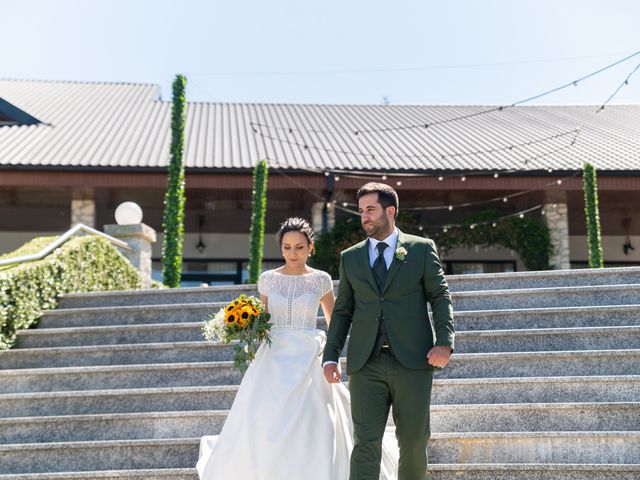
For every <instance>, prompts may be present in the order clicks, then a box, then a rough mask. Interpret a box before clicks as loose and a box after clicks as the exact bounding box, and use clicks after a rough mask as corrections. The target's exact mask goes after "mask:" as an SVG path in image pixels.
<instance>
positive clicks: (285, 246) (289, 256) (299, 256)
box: [280, 232, 313, 267]
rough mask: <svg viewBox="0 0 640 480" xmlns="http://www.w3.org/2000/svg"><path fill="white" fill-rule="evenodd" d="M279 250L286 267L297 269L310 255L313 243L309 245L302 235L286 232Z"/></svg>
mask: <svg viewBox="0 0 640 480" xmlns="http://www.w3.org/2000/svg"><path fill="white" fill-rule="evenodd" d="M280 250H281V252H282V256H283V257H284V260H285V262H286V263H287V265H290V266H292V267H299V266H300V265H303V264H304V263H306V261H307V258H309V255H311V251H312V250H313V243H311V244H310V243H309V241H308V240H307V237H306V235H305V234H304V233H300V232H287V233H285V234H284V235H283V236H282V244H281V245H280Z"/></svg>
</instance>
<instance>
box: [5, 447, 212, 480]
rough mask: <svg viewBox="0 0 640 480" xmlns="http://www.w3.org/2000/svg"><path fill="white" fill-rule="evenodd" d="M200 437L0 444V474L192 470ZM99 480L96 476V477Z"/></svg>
mask: <svg viewBox="0 0 640 480" xmlns="http://www.w3.org/2000/svg"><path fill="white" fill-rule="evenodd" d="M199 442H200V440H199V438H187V439H181V438H173V439H152V440H112V441H99V442H55V443H29V444H7V445H0V465H2V473H3V474H18V473H50V472H52V471H53V472H82V471H84V472H89V471H96V470H97V471H106V470H144V469H176V468H193V467H194V466H195V464H196V462H197V461H198V447H199ZM98 478H99V477H98Z"/></svg>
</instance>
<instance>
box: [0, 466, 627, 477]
mask: <svg viewBox="0 0 640 480" xmlns="http://www.w3.org/2000/svg"><path fill="white" fill-rule="evenodd" d="M452 478H454V479H455V480H637V479H638V478H640V465H639V464H636V465H620V464H609V465H607V464H588V463H587V464H563V463H540V464H536V463H475V464H474V463H458V464H446V463H445V464H443V463H440V464H438V463H432V464H430V465H429V480H451V479H452ZM0 480H2V477H0ZM194 480H197V477H194Z"/></svg>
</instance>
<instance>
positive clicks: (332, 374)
mask: <svg viewBox="0 0 640 480" xmlns="http://www.w3.org/2000/svg"><path fill="white" fill-rule="evenodd" d="M323 371H324V378H326V379H327V382H329V383H340V370H339V369H338V365H336V364H335V363H328V364H327V365H325V366H324V367H323Z"/></svg>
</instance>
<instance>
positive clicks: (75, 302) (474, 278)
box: [60, 267, 640, 308]
mask: <svg viewBox="0 0 640 480" xmlns="http://www.w3.org/2000/svg"><path fill="white" fill-rule="evenodd" d="M447 282H448V283H449V288H450V289H451V291H452V292H463V291H477V290H509V289H522V288H554V287H569V286H592V285H623V284H640V267H617V268H605V269H580V270H547V271H540V272H508V273H489V274H476V275H448V276H447ZM336 285H337V283H336ZM241 293H246V294H251V295H257V294H258V292H257V289H256V286H255V285H253V284H251V285H229V286H217V287H210V288H180V289H165V290H145V291H118V292H92V293H71V294H65V295H64V296H63V298H62V301H61V303H60V308H72V307H98V306H109V305H111V306H124V305H153V304H164V303H177V304H180V303H182V304H189V303H201V302H225V301H228V300H230V299H231V298H234V297H236V296H238V295H240V294H241Z"/></svg>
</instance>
